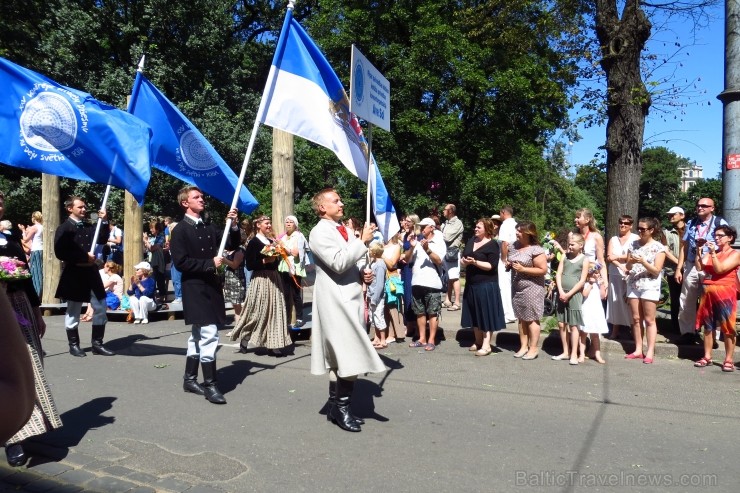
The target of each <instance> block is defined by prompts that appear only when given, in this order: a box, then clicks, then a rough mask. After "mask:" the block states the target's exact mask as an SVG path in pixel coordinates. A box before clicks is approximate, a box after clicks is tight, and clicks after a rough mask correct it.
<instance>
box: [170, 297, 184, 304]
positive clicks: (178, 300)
mask: <svg viewBox="0 0 740 493" xmlns="http://www.w3.org/2000/svg"><path fill="white" fill-rule="evenodd" d="M172 303H176V304H178V305H182V298H175V299H174V300H172Z"/></svg>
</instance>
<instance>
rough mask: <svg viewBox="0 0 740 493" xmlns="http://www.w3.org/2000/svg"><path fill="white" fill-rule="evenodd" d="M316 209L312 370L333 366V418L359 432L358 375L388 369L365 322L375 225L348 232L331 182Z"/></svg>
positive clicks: (320, 372) (315, 200)
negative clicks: (366, 263) (367, 260)
mask: <svg viewBox="0 0 740 493" xmlns="http://www.w3.org/2000/svg"><path fill="white" fill-rule="evenodd" d="M313 209H314V211H315V212H316V214H317V215H318V216H319V219H320V221H319V223H318V224H317V225H316V226H315V227H314V228H313V229H312V230H311V234H310V235H309V240H308V242H309V246H310V248H311V252H312V253H313V256H314V261H315V264H316V283H315V284H314V297H313V299H314V302H313V303H314V306H313V320H312V322H313V325H312V328H311V373H312V374H314V375H323V374H325V373H326V372H327V371H328V372H329V411H328V413H327V420H330V421H332V422H334V423H336V424H337V425H339V427H340V428H342V429H343V430H347V431H355V432H357V431H361V429H360V425H361V424H364V420H362V419H360V418H357V417H355V416H354V415H353V414H352V411H351V410H350V402H351V399H352V391H353V390H354V385H355V380H357V376H358V375H360V374H362V373H380V372H384V371H385V370H386V368H385V365H384V364H383V362H382V361H381V360H380V357H379V356H378V353H377V351H376V350H375V349H374V348H373V346H372V344H370V339H369V338H368V336H367V332H366V330H365V328H364V323H363V309H364V305H363V301H362V283H363V282H365V283H367V284H369V283H370V282H371V281H372V272H370V271H369V270H367V271H365V270H364V269H362V268H360V267H358V263H359V261H360V260H361V259H362V257H363V256H365V254H366V253H367V244H368V243H369V242H370V240H371V239H372V237H373V228H372V227H371V226H370V225H365V228H364V229H363V230H362V234H361V235H360V238H356V237H355V236H354V235H353V234H352V233H351V232H350V233H348V232H347V229H346V228H345V227H344V226H343V225H342V223H341V219H342V216H344V204H343V203H342V199H341V198H340V197H339V195H338V194H337V192H336V191H335V190H334V189H331V188H326V189H324V190H322V191H320V192H319V193H317V194H316V195H314V197H313Z"/></svg>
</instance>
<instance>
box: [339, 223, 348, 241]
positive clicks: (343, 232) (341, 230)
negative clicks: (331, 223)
mask: <svg viewBox="0 0 740 493" xmlns="http://www.w3.org/2000/svg"><path fill="white" fill-rule="evenodd" d="M337 230H339V234H340V235H342V238H344V241H349V236H347V228H345V227H344V225H343V224H340V225H338V226H337Z"/></svg>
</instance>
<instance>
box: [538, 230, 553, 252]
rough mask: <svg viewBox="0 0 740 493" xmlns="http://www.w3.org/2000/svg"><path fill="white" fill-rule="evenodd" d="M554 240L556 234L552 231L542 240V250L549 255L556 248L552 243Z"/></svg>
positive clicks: (544, 235)
mask: <svg viewBox="0 0 740 493" xmlns="http://www.w3.org/2000/svg"><path fill="white" fill-rule="evenodd" d="M554 239H555V233H553V232H552V231H548V232H546V233H545V234H543V235H542V240H540V244H541V245H542V248H544V249H545V250H546V251H547V253H550V252H551V251H552V250H553V249H554V248H555V247H554V245H553V244H552V241H553V240H554Z"/></svg>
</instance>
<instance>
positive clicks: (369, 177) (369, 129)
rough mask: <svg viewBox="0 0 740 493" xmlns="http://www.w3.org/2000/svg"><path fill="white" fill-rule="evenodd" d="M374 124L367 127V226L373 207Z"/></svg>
mask: <svg viewBox="0 0 740 493" xmlns="http://www.w3.org/2000/svg"><path fill="white" fill-rule="evenodd" d="M373 170H374V168H373V124H372V123H370V122H368V125H367V211H366V212H365V224H370V210H371V207H372V183H371V180H372V178H373V177H374V176H375V175H374V174H373Z"/></svg>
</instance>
